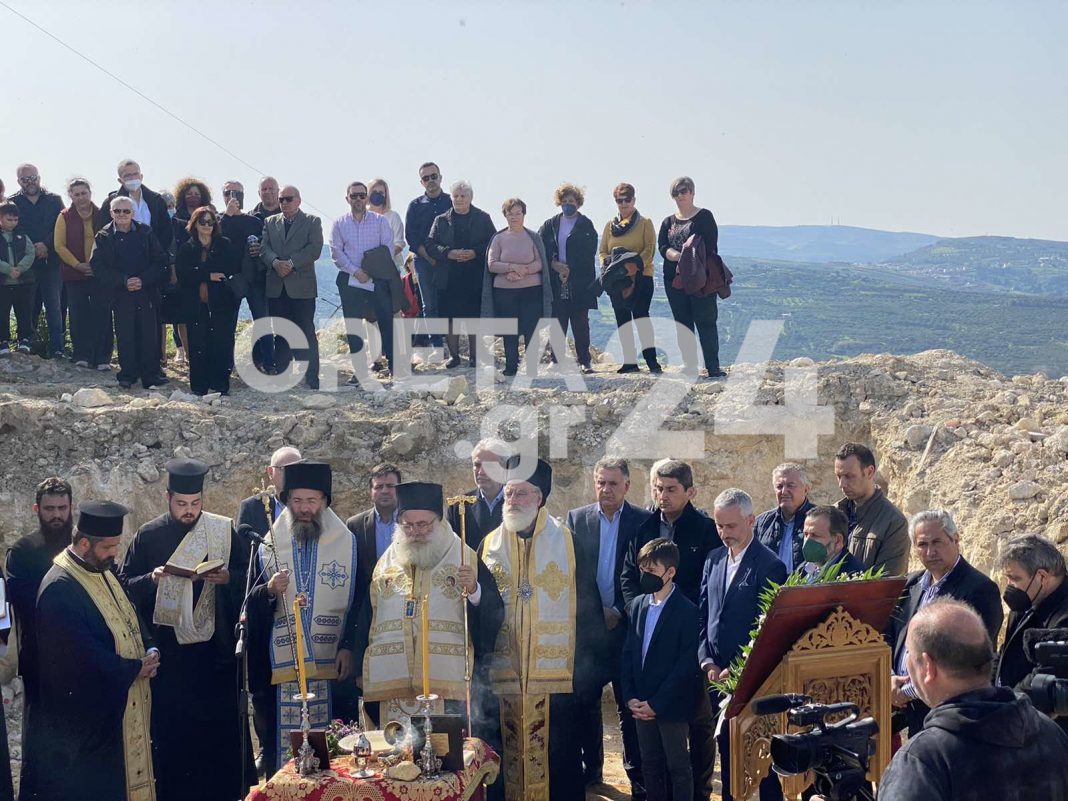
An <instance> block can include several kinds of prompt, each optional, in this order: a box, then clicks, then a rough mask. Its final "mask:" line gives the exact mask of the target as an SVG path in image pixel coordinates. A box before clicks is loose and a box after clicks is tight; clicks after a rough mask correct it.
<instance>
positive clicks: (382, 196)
mask: <svg viewBox="0 0 1068 801" xmlns="http://www.w3.org/2000/svg"><path fill="white" fill-rule="evenodd" d="M371 205H372V206H384V205H386V193H385V192H372V193H371Z"/></svg>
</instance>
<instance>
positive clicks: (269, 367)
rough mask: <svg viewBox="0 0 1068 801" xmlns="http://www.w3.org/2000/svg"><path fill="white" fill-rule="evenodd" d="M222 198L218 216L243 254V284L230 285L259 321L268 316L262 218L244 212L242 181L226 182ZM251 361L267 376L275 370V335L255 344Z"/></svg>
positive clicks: (235, 281) (233, 280) (223, 227)
mask: <svg viewBox="0 0 1068 801" xmlns="http://www.w3.org/2000/svg"><path fill="white" fill-rule="evenodd" d="M223 201H224V202H225V203H226V209H225V211H224V212H223V214H222V216H221V217H220V218H219V224H220V225H221V226H222V234H223V236H225V237H226V238H227V239H229V240H230V243H231V245H232V246H233V247H234V248H235V249H237V250H239V251H240V253H241V256H240V262H241V276H240V283H239V284H238V283H237V279H231V281H230V285H231V287H236V288H239V293H240V295H241V297H243V298H244V299H245V301H246V302H247V303H248V310H249V314H251V315H252V319H253V320H259V319H260V318H261V317H266V316H267V295H266V291H267V290H266V282H267V271H266V270H265V269H264V267H263V262H261V261H260V260H259V258H257V257H258V256H259V255H260V238H261V237H262V236H263V220H261V219H260V218H259V217H257V216H255V215H253V214H248V213H247V212H245V211H243V209H244V205H245V187H244V186H243V185H242V183H241V182H240V181H227V182H226V183H225V184H223ZM251 237H255V241H250V238H251ZM235 294H237V293H235ZM252 363H253V364H255V365H256V368H257V369H258V370H261V371H263V372H265V373H267V374H268V375H270V374H271V373H272V372H273V370H274V339H273V337H260V338H259V339H258V340H257V341H256V342H254V343H253V345H252Z"/></svg>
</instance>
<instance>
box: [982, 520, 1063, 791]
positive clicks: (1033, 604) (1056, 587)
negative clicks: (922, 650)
mask: <svg viewBox="0 0 1068 801" xmlns="http://www.w3.org/2000/svg"><path fill="white" fill-rule="evenodd" d="M998 569H999V570H1001V572H1002V573H1003V574H1004V576H1005V581H1006V582H1007V584H1008V586H1006V588H1005V595H1004V597H1005V605H1006V606H1007V607H1009V622H1008V624H1007V625H1006V626H1005V641H1004V642H1003V643H1002V646H1001V653H1000V654H999V655H998V667H997V672H996V673H995V675H994V684H996V685H998V686H999V687H1017V688H1020V686H1021V682H1024V681H1025V680H1026V679H1027V678H1028V676H1029V674H1030V673H1031V671H1032V670H1033V669H1034V667H1035V666H1034V664H1032V662H1031V660H1030V659H1029V658H1028V655H1027V652H1026V650H1025V649H1024V632H1026V631H1029V630H1032V629H1063V628H1068V581H1065V574H1066V571H1065V564H1064V556H1062V555H1061V552H1060V551H1058V550H1057V546H1056V545H1054V544H1053V543H1052V542H1050V541H1049V540H1047V539H1045V538H1044V537H1038V536H1036V535H1034V534H1025V535H1023V536H1020V537H1015V538H1013V539H1012V540H1010V541H1009V542H1007V543H1005V546H1004V547H1003V548H1002V551H1001V554H1000V556H999V557H998ZM1057 722H1058V723H1060V724H1061V728H1063V729H1065V731H1068V718H1064V717H1062V718H1059V719H1058V721H1057ZM1065 797H1068V796H1065Z"/></svg>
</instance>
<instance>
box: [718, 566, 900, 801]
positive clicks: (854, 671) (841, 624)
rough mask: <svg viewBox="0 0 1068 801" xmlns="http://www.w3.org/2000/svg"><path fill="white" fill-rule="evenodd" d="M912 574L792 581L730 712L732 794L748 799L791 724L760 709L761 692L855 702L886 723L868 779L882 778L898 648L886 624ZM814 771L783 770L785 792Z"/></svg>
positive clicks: (790, 794)
mask: <svg viewBox="0 0 1068 801" xmlns="http://www.w3.org/2000/svg"><path fill="white" fill-rule="evenodd" d="M904 586H905V579H904V578H891V579H876V580H873V581H854V582H839V583H831V584H816V585H812V586H807V587H784V588H783V589H782V590H781V591H780V592H779V594H778V596H777V597H776V598H775V601H774V602H773V603H772V605H771V609H770V610H768V615H767V618H766V619H765V621H764V625H763V627H762V628H761V630H760V634H759V635H758V636H757V639H756V642H755V643H754V645H753V650H752V651H751V652H750V654H749V659H748V660H747V661H746V665H745V669H744V670H743V672H742V675H741V677H740V678H739V680H738V685H737V687H736V689H735V692H734V695H733V696H732V697H731V701H730V704H729V705H728V707H727V709H726V712H725V716H726V717H725V722H724V725H729V726H730V738H731V749H730V752H731V754H730V756H731V760H730V762H731V764H730V770H731V787H730V790H731V795H732V796H733V797H734V798H735V799H737V801H745V800H746V799H749V798H751V797H753V796H754V794H755V793H756V792H757V791H758V787H759V785H760V781H761V779H763V778H764V776H766V775H767V772H768V769H769V768H770V767H771V750H770V749H771V736H772V735H773V734H785V733H788V731H789V729H788V727H787V722H786V720H787V719H786V713H785V712H783V713H781V714H777V715H761V716H757V715H754V714H753V712H752V711H751V710H750V708H749V703H750V701H752V700H753V699H754V698H760V697H762V696H765V695H772V694H776V693H804V694H805V695H809V696H812V700H813V701H814V702H816V703H824V704H829V703H833V702H835V701H849V702H852V703H854V704H856V705H857V706H858V707H859V708H860V715H861V717H865V716H868V715H870V716H871V717H873V718H875V720H876V721H877V722H878V724H879V734H878V737H877V738H876V750H875V756H874V757H873V758H872V760H871V767H870V770H869V772H868V778H869V779H871V780H872V781H878V780H879V779H880V778H881V777H882V774H883V770H884V769H885V768H886V765H887V763H888V762H889V761H890V711H891V710H890V674H891V664H890V661H891V655H890V648H889V647H888V646H887V645H886V643H885V641H884V640H883V636H882V634H881V632H882V631H883V629H885V628H886V623H887V621H888V620H889V619H890V614H891V613H892V612H893V610H894V607H895V606H896V604H897V601H898V599H899V598H900V596H901V592H902V590H903V589H904ZM812 780H813V777H812V775H811V774H810V773H809V774H802V775H798V776H781V777H780V781H781V782H782V788H783V795H784V796H785V797H786V798H787V799H796V798H797V797H798V794H799V793H801V792H802V791H803V790H804V789H805V788H806V787H808V786H809V785H810V784H812Z"/></svg>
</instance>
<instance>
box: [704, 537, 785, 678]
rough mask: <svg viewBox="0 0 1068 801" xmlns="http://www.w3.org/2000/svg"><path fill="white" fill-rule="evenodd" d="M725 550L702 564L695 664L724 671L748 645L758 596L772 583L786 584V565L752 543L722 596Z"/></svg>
mask: <svg viewBox="0 0 1068 801" xmlns="http://www.w3.org/2000/svg"><path fill="white" fill-rule="evenodd" d="M728 555H729V551H728V550H727V548H726V547H722V548H717V549H716V550H714V551H712V553H710V554H709V555H708V559H707V560H705V571H704V575H703V576H702V578H701V641H700V644H699V646H698V654H697V655H698V663H699V664H702V665H703V664H705V663H706V662H709V661H711V662H713V663H714V664H715V665H716V667H718V668H720V669H723V668H726V667H727V666H728V665H730V663H731V662H733V661H734V658H735V657H736V656H738V654H739V653H740V652H741V650H742V646H743V645H745V644H747V643H748V642H749V633H750V631H752V629H753V624H754V623H756V619H757V614H758V613H759V609H760V607H759V597H760V593H761V592H762V591H763V590H764V588H765V587H766V586H767V585H768V582H770V581H774V582H775V583H776V584H782V583H783V582H784V581H786V565H784V564H783V563H782V562H781V561H779V557H777V556H776V555H775V554H773V553H772V552H771V551H770V550H768V548H767V547H765V546H764V545H761V544H760V543H759V542H757V541H756V540H755V539H754V540H752V541H751V542H750V544H749V547H748V549H747V550H746V552H745V555H743V556H742V563H741V564H740V565H738V572H737V573H735V574H734V580H733V581H732V582H731V585H730V587H727V588H726V592H724V583H725V581H726V577H727V557H728Z"/></svg>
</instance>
